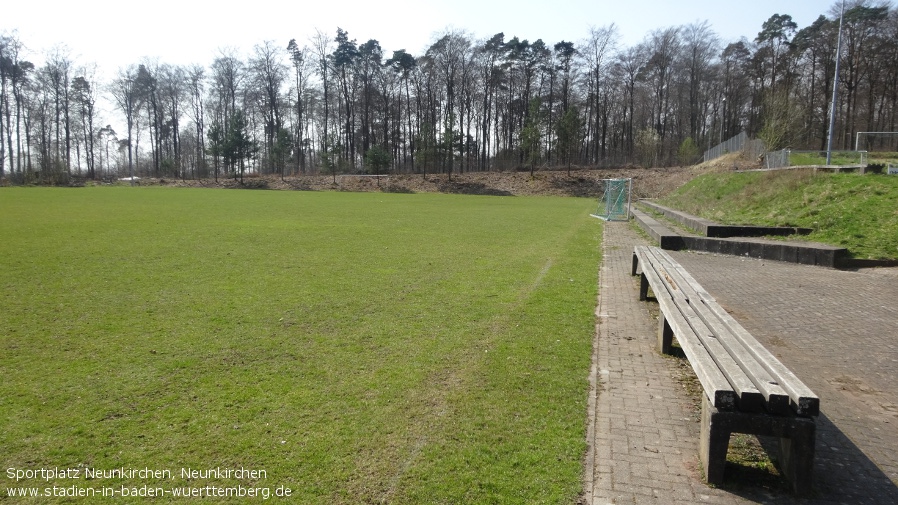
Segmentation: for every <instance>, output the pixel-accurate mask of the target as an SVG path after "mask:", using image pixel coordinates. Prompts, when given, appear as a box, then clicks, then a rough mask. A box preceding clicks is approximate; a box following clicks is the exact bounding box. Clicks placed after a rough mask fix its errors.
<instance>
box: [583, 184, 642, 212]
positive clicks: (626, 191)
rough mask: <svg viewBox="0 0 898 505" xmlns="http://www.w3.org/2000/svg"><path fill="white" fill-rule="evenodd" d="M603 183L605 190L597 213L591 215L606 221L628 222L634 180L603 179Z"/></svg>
mask: <svg viewBox="0 0 898 505" xmlns="http://www.w3.org/2000/svg"><path fill="white" fill-rule="evenodd" d="M602 182H603V183H604V185H605V190H604V191H603V193H602V198H600V199H599V205H598V207H597V208H596V211H595V213H593V214H590V215H591V216H592V217H597V218H599V219H603V220H605V221H628V220H629V219H630V190H631V188H632V187H633V179H603V181H602Z"/></svg>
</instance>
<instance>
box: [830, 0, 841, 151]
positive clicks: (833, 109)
mask: <svg viewBox="0 0 898 505" xmlns="http://www.w3.org/2000/svg"><path fill="white" fill-rule="evenodd" d="M843 17H845V0H842V10H841V12H840V13H839V38H838V41H837V42H836V76H835V78H834V79H833V103H832V107H830V111H829V133H828V134H827V139H826V164H827V165H829V164H830V163H832V159H833V129H834V128H835V127H836V99H837V98H838V96H839V60H840V59H841V56H842V18H843Z"/></svg>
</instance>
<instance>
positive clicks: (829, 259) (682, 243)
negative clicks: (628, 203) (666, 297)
mask: <svg viewBox="0 0 898 505" xmlns="http://www.w3.org/2000/svg"><path fill="white" fill-rule="evenodd" d="M632 214H633V217H634V218H635V219H636V222H637V223H639V226H640V227H641V228H642V229H643V230H645V231H646V232H647V233H648V234H649V236H651V237H652V239H654V240H655V241H656V242H658V245H659V246H660V247H661V248H662V249H667V250H673V251H678V250H682V249H689V250H692V251H705V252H711V253H718V254H728V255H731V256H747V257H752V258H758V259H767V260H776V261H785V262H789V263H800V264H803V265H817V266H824V267H829V268H835V267H838V266H842V265H844V264H845V263H846V262H847V260H848V250H847V249H845V248H843V247H833V246H830V245H826V244H818V243H816V242H795V241H789V242H784V241H778V240H770V239H763V238H757V237H729V238H717V237H699V236H695V235H688V234H681V233H677V232H675V231H672V230H671V229H670V228H668V227H667V226H665V225H664V224H662V223H661V222H660V221H658V220H657V219H655V218H654V217H652V216H650V215H649V214H647V213H645V212H642V211H640V210H639V209H635V208H634V209H632Z"/></svg>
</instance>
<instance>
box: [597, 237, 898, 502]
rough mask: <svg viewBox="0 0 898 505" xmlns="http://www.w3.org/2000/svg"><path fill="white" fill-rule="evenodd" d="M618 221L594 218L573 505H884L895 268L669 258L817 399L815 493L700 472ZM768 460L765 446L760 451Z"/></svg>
mask: <svg viewBox="0 0 898 505" xmlns="http://www.w3.org/2000/svg"><path fill="white" fill-rule="evenodd" d="M638 244H648V241H647V240H645V239H642V238H640V237H639V236H638V235H637V234H636V233H635V232H634V231H633V230H632V229H631V227H630V225H629V224H627V223H606V224H605V232H604V240H603V249H604V250H603V261H602V268H601V271H600V278H599V282H600V295H599V304H598V309H597V316H598V320H599V322H598V325H597V337H596V343H595V355H594V360H593V361H594V363H593V368H594V374H593V375H594V377H593V380H594V384H595V388H594V389H595V395H594V397H593V399H592V402H591V407H590V408H591V416H590V423H589V430H588V436H589V441H590V455H589V457H588V458H587V462H586V479H585V480H586V482H585V487H586V489H585V494H586V498H585V500H584V502H585V503H588V504H593V505H605V504H612V503H613V504H622V503H628V504H630V503H636V504H638V503H664V504H680V503H682V504H686V503H718V504H737V503H738V504H741V503H825V504H831V503H832V504H836V503H839V504H841V503H846V504H855V503H871V504H873V503H875V504H879V503H898V487H896V484H898V383H896V382H895V380H896V379H898V276H895V275H888V274H886V273H880V272H877V271H872V272H869V271H868V272H844V271H838V270H831V269H825V268H820V267H809V266H804V265H795V264H787V263H780V262H772V261H760V260H752V259H744V258H739V257H732V256H716V255H710V254H700V253H689V252H675V253H672V254H671V255H672V256H673V257H674V258H675V259H676V260H677V261H679V262H680V263H681V264H682V265H683V266H684V267H686V269H687V270H688V271H689V272H690V273H691V274H692V276H693V277H695V278H696V280H697V281H698V282H699V283H701V284H702V286H704V287H705V288H706V289H707V291H708V292H709V293H711V295H712V296H714V297H715V298H716V299H717V301H718V302H720V304H721V305H722V306H724V307H725V308H726V309H727V310H728V311H730V312H731V313H732V314H733V316H734V317H735V318H736V319H737V320H739V322H740V323H742V325H743V326H745V328H746V329H748V330H749V331H750V332H751V333H752V334H753V335H754V336H755V337H756V338H757V339H758V340H759V341H760V342H761V343H762V344H764V345H765V346H766V347H767V348H768V349H769V350H770V351H771V352H773V353H774V354H775V355H777V357H779V358H780V360H782V361H783V362H784V363H785V364H786V365H787V366H788V367H790V368H791V369H792V370H793V371H794V372H795V373H796V374H797V375H798V376H799V377H800V378H801V379H802V380H803V381H804V382H805V383H806V384H807V385H808V386H809V387H810V388H811V389H812V390H814V392H815V393H817V395H818V396H820V398H821V410H822V413H821V415H820V417H819V419H818V434H817V447H816V451H817V458H816V468H815V477H816V483H815V496H814V497H813V498H811V499H805V500H797V499H793V498H792V497H791V496H790V495H789V494H787V493H785V492H784V491H781V490H779V489H778V488H776V487H775V486H774V487H767V486H761V485H753V486H746V485H741V484H740V483H739V482H733V480H732V479H729V480H728V481H727V483H726V484H725V485H723V486H721V487H720V488H712V487H709V486H707V485H706V484H704V483H703V482H702V480H701V471H700V469H699V463H698V435H699V418H698V413H697V410H696V408H695V406H694V395H690V394H688V393H687V392H686V391H685V390H684V387H683V385H682V382H681V381H678V380H677V377H678V376H680V375H682V374H691V370H689V369H688V368H686V369H684V368H683V366H682V364H681V362H680V360H678V359H675V358H670V357H665V356H661V355H660V354H658V352H657V351H655V349H654V342H655V334H656V331H657V320H656V319H655V318H654V317H653V315H652V314H651V313H650V311H651V310H652V309H655V308H656V307H657V305H656V304H653V303H646V302H639V301H638V293H637V292H638V285H637V278H635V277H631V276H630V268H631V258H632V252H633V246H634V245H638ZM773 454H774V456H775V455H776V451H775V450H774V451H773Z"/></svg>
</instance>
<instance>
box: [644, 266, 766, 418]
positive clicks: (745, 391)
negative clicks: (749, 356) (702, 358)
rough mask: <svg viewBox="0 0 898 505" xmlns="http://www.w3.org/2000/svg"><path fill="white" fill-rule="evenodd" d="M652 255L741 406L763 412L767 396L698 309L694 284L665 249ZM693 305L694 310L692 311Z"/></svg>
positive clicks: (669, 291) (683, 311) (686, 316)
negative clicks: (692, 298) (692, 299)
mask: <svg viewBox="0 0 898 505" xmlns="http://www.w3.org/2000/svg"><path fill="white" fill-rule="evenodd" d="M647 254H648V255H651V256H653V258H654V261H653V262H650V265H651V266H652V267H654V268H655V269H656V271H657V272H658V273H659V274H661V276H662V277H665V278H666V280H667V281H668V282H665V283H663V284H664V286H665V287H666V288H667V291H668V293H669V294H670V296H671V297H672V298H674V300H675V301H676V304H677V306H678V308H679V309H680V312H681V314H683V316H684V317H685V318H686V320H687V322H688V324H689V326H690V328H692V331H693V333H694V334H695V336H696V337H698V339H699V341H700V342H701V344H702V345H703V346H704V347H705V348H706V349H707V351H708V353H709V354H710V356H711V359H713V360H714V362H715V363H716V364H717V366H718V368H719V369H720V371H721V372H723V374H724V376H725V377H726V378H727V381H728V382H729V383H730V385H731V386H732V388H733V390H734V391H735V392H736V397H737V399H738V405H737V407H738V408H739V410H743V411H745V412H760V411H762V410H764V408H765V398H764V395H762V394H761V392H760V391H759V390H758V388H757V387H756V385H755V383H754V382H753V381H752V379H751V377H749V375H748V374H746V372H745V370H744V369H743V368H742V367H741V366H740V364H739V363H738V362H737V361H736V360H735V359H734V358H733V356H731V355H730V353H729V352H728V349H727V348H726V347H725V346H724V345H723V342H722V341H721V339H720V338H719V335H718V334H717V333H716V332H715V331H713V329H712V328H710V327H709V325H707V324H706V321H705V320H704V319H703V318H702V317H701V316H700V315H699V314H698V313H697V312H696V311H695V310H694V307H693V306H692V304H691V302H690V297H689V295H690V291H692V290H691V289H690V287H689V286H688V283H687V282H686V280H685V279H683V278H682V276H681V275H680V274H679V272H677V271H676V269H675V268H674V266H673V265H674V262H673V261H672V259H671V258H669V257H666V258H665V256H666V253H664V252H663V251H661V250H649V251H648V252H647ZM690 307H692V308H693V310H689V308H690ZM680 335H681V338H678V339H677V341H678V342H680V346H681V347H682V345H683V341H684V340H688V339H686V338H685V335H683V334H680Z"/></svg>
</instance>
